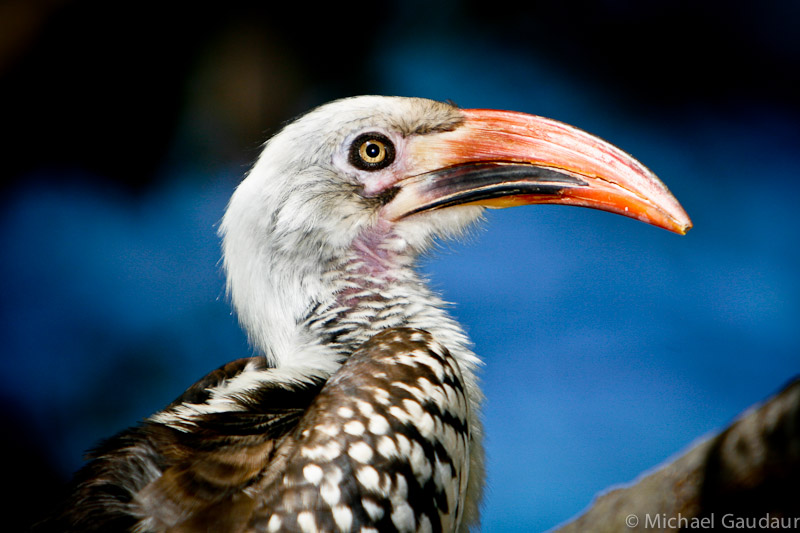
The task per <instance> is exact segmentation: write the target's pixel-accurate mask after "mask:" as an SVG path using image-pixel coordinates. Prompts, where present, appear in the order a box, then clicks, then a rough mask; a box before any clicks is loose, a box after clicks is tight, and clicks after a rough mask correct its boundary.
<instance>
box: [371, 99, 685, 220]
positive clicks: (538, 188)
mask: <svg viewBox="0 0 800 533" xmlns="http://www.w3.org/2000/svg"><path fill="white" fill-rule="evenodd" d="M463 113H464V116H465V119H464V122H463V123H462V124H461V125H459V126H458V127H456V128H455V129H454V130H452V131H448V132H441V133H430V134H427V135H418V136H416V137H414V138H413V139H411V140H410V142H409V157H410V161H412V165H413V168H414V170H415V172H414V175H413V176H411V177H408V178H405V179H402V180H400V181H399V182H397V183H396V184H395V193H394V196H393V197H392V199H391V201H389V202H388V203H387V204H386V205H385V206H384V210H385V211H384V214H385V216H387V217H388V218H389V219H391V220H399V219H402V218H404V217H407V216H410V215H413V214H416V213H421V212H425V211H431V210H434V209H441V208H445V207H449V206H455V205H465V204H472V205H483V206H486V207H491V208H504V207H512V206H517V205H529V204H563V205H577V206H582V207H591V208H594V209H600V210H603V211H610V212H612V213H618V214H621V215H625V216H628V217H631V218H636V219H638V220H641V221H643V222H647V223H649V224H652V225H654V226H658V227H661V228H664V229H667V230H669V231H673V232H675V233H680V234H685V233H686V232H687V231H688V230H689V229H690V228H691V227H692V222H691V220H690V219H689V216H688V215H687V214H686V212H685V211H684V210H683V208H682V207H681V206H680V204H679V203H678V201H677V200H676V199H675V197H674V196H672V194H671V193H670V192H669V190H668V189H667V188H666V186H664V184H663V183H661V181H660V180H659V179H658V178H657V177H656V176H655V174H653V173H652V172H650V170H648V169H647V168H646V167H645V166H644V165H642V164H641V163H639V162H638V161H637V160H635V159H634V158H633V157H631V156H630V155H628V154H626V153H625V152H623V151H622V150H620V149H619V148H617V147H615V146H613V145H611V144H609V143H607V142H605V141H603V140H602V139H600V138H598V137H595V136H593V135H590V134H588V133H586V132H584V131H581V130H579V129H577V128H573V127H572V126H569V125H567V124H563V123H561V122H557V121H555V120H550V119H547V118H543V117H537V116H533V115H527V114H524V113H515V112H510V111H493V110H484V109H466V110H463Z"/></svg>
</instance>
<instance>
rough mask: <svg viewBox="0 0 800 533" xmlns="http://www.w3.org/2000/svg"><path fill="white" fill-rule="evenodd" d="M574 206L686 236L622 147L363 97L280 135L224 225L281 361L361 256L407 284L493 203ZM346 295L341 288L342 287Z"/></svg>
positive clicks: (254, 333)
mask: <svg viewBox="0 0 800 533" xmlns="http://www.w3.org/2000/svg"><path fill="white" fill-rule="evenodd" d="M528 204H564V205H577V206H584V207H591V208H595V209H601V210H605V211H610V212H614V213H619V214H622V215H625V216H629V217H632V218H636V219H639V220H642V221H644V222H648V223H650V224H653V225H656V226H659V227H662V228H665V229H667V230H670V231H674V232H677V233H685V232H686V231H687V230H688V229H689V228H690V227H691V222H690V220H689V217H688V216H687V215H686V213H685V212H684V210H683V209H682V208H681V206H680V205H679V204H678V202H677V201H676V200H675V198H674V197H673V196H672V195H671V194H670V192H669V191H668V190H667V188H666V187H665V186H664V185H663V184H662V183H661V182H660V181H659V180H658V178H657V177H656V176H655V175H654V174H653V173H652V172H650V171H649V170H648V169H647V168H645V167H644V166H643V165H642V164H640V163H639V162H638V161H636V160H635V159H633V158H632V157H631V156H629V155H628V154H626V153H625V152H623V151H621V150H619V149H618V148H616V147H614V146H612V145H610V144H609V143H607V142H605V141H603V140H601V139H599V138H597V137H595V136H592V135H590V134H588V133H585V132H583V131H581V130H578V129H576V128H573V127H571V126H568V125H566V124H563V123H560V122H557V121H553V120H550V119H546V118H542V117H537V116H532V115H527V114H523V113H515V112H507V111H492V110H476V109H460V108H457V107H455V106H452V105H449V104H445V103H440V102H434V101H430V100H425V99H419V98H398V97H380V96H364V97H356V98H349V99H344V100H338V101H335V102H332V103H329V104H326V105H324V106H321V107H319V108H317V109H315V110H313V111H311V112H309V113H307V114H306V115H303V116H302V117H300V118H299V119H297V120H295V121H294V122H292V123H290V124H288V125H287V126H286V127H285V128H284V129H283V130H282V131H280V132H279V133H278V134H276V135H275V136H274V137H273V138H272V139H271V140H269V141H268V142H267V143H266V145H265V147H264V149H263V151H262V153H261V156H260V157H259V159H258V161H257V162H256V164H255V166H254V167H253V169H252V170H251V171H250V173H249V174H248V175H247V177H246V178H245V179H244V180H243V181H242V183H241V184H240V185H239V187H238V188H237V190H236V191H235V193H234V195H233V197H232V199H231V201H230V204H229V206H228V209H227V212H226V214H225V216H224V218H223V221H222V225H221V228H220V233H221V235H222V236H223V253H224V266H225V269H226V271H227V275H228V289H229V293H230V295H231V297H232V300H233V303H234V306H235V307H236V309H237V311H238V313H239V317H240V320H241V321H242V323H243V325H244V327H245V329H246V330H247V331H248V333H249V335H250V338H251V340H252V341H253V342H254V344H255V345H256V346H257V347H258V348H260V349H261V350H263V351H265V352H266V353H267V354H268V355H270V354H271V355H272V356H273V357H274V358H277V359H279V360H280V359H282V356H281V355H280V354H281V353H283V352H286V351H287V350H288V349H290V348H291V347H296V346H297V344H298V343H301V344H302V343H306V344H307V341H308V339H306V340H302V339H301V340H298V338H297V335H298V334H300V335H302V333H298V331H297V324H298V323H299V322H301V321H302V320H303V319H304V318H305V317H307V316H308V313H309V312H310V310H311V309H313V308H314V307H315V306H317V305H319V304H320V299H321V298H322V297H323V296H321V295H326V294H327V295H328V296H329V293H330V292H331V290H332V289H331V288H330V287H326V283H328V281H326V280H328V279H329V278H327V277H326V276H325V273H326V272H329V271H330V270H332V269H336V268H339V269H342V268H344V265H346V263H347V262H348V261H349V260H351V259H352V258H358V259H359V260H360V264H361V265H362V266H365V268H366V270H367V271H366V272H365V273H364V274H365V275H369V276H373V277H375V276H377V277H380V276H386V277H387V278H396V277H397V276H402V272H403V270H404V269H406V268H409V267H410V266H411V265H412V264H413V261H414V259H415V257H416V256H417V255H418V254H419V253H420V252H422V251H424V250H425V249H426V248H427V247H428V246H429V245H430V243H431V241H432V240H434V239H436V238H442V237H449V236H453V235H458V234H460V233H461V232H462V231H463V229H464V228H465V227H467V226H469V225H470V224H471V223H473V222H475V221H476V220H477V219H479V218H480V216H481V213H482V211H483V210H484V209H485V208H487V207H488V208H502V207H510V206H516V205H528ZM335 290H339V291H341V290H342V289H341V287H340V288H338V289H335Z"/></svg>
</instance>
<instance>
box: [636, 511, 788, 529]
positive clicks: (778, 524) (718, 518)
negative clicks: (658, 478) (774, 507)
mask: <svg viewBox="0 0 800 533" xmlns="http://www.w3.org/2000/svg"><path fill="white" fill-rule="evenodd" d="M625 525H626V526H628V528H629V529H640V530H641V529H654V530H665V529H667V530H670V529H676V530H677V529H681V530H692V529H714V528H716V527H720V528H723V529H790V530H795V529H798V528H800V517H798V516H792V517H786V516H774V515H770V514H769V513H767V514H766V515H764V516H755V517H754V516H736V515H735V514H732V513H726V514H723V515H715V514H714V513H712V514H710V515H707V516H703V517H702V518H700V517H696V516H695V517H690V516H683V515H682V514H680V513H678V514H677V515H676V516H670V515H667V514H665V513H657V514H650V513H645V514H644V515H639V514H629V515H628V516H626V517H625Z"/></svg>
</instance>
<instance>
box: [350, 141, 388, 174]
mask: <svg viewBox="0 0 800 533" xmlns="http://www.w3.org/2000/svg"><path fill="white" fill-rule="evenodd" d="M392 162H394V145H393V144H392V141H390V140H389V138H388V137H386V136H385V135H382V134H380V133H363V134H361V135H359V136H358V137H356V139H355V140H354V141H353V144H352V145H350V164H351V165H353V166H354V167H356V168H360V169H362V170H380V169H382V168H386V167H388V166H389V165H391V164H392Z"/></svg>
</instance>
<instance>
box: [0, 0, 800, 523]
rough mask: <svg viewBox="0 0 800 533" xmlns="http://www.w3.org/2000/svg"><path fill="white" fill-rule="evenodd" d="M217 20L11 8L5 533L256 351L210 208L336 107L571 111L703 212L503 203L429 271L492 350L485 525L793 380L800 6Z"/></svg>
mask: <svg viewBox="0 0 800 533" xmlns="http://www.w3.org/2000/svg"><path fill="white" fill-rule="evenodd" d="M199 5H200V4H198V3H195V2H138V3H135V4H119V3H112V2H99V1H98V2H92V1H69V0H38V1H37V0H17V1H14V0H5V1H3V2H2V3H0V109H1V110H2V111H0V122H1V123H2V131H3V132H4V136H5V138H6V141H5V142H4V145H3V146H4V149H3V150H2V161H3V170H2V178H3V181H2V183H3V184H2V193H3V194H2V200H0V201H1V202H2V205H1V206H0V249H2V252H3V260H2V263H0V264H1V265H2V266H1V267H0V268H2V270H0V275H1V276H2V281H3V298H2V305H1V306H0V313H2V314H1V315H0V318H2V322H0V323H1V324H2V327H1V328H0V334H1V335H2V346H3V350H2V358H0V364H2V386H1V387H0V401H2V405H3V406H4V408H3V410H2V417H3V420H2V427H3V439H2V443H3V446H4V448H5V449H4V450H3V451H4V452H5V453H4V455H3V457H6V459H5V460H6V461H7V463H6V466H5V470H6V472H5V473H4V476H5V477H4V479H5V480H6V482H7V486H9V487H11V489H12V491H13V493H12V496H10V497H8V496H7V497H5V498H4V500H5V502H6V503H7V504H9V510H8V511H7V512H6V513H5V515H6V519H5V520H6V524H7V525H8V524H9V523H10V524H11V526H13V527H11V529H9V531H11V530H16V529H19V528H20V527H22V525H23V524H25V523H27V522H29V521H30V520H32V519H34V518H35V517H36V516H37V514H38V513H40V512H41V510H42V509H43V508H45V507H46V505H47V504H46V502H47V501H48V500H49V499H51V498H52V497H53V495H54V494H55V493H56V492H57V490H58V488H59V487H60V486H61V484H62V483H63V482H64V481H65V480H66V479H68V478H69V476H70V475H71V473H72V472H73V471H74V470H75V469H77V468H78V467H79V466H80V464H81V456H82V454H83V452H84V451H85V450H86V449H88V448H90V447H91V446H92V445H93V444H95V443H96V442H97V441H98V439H100V438H102V437H104V436H109V435H110V434H113V433H114V432H116V431H118V430H120V429H123V428H124V427H126V426H128V425H131V424H133V423H135V422H136V421H137V420H139V419H141V418H142V417H145V416H147V415H149V414H150V413H152V412H154V411H155V410H157V409H159V408H161V407H163V406H164V405H166V404H167V403H168V402H169V401H171V400H172V399H173V398H174V397H175V396H177V395H178V394H179V393H180V392H182V391H183V389H184V388H185V387H187V386H188V385H190V384H191V383H192V382H194V381H195V380H196V379H198V378H199V377H201V376H202V375H203V374H205V373H206V372H208V371H210V370H211V369H213V368H216V367H217V366H219V365H220V364H222V363H224V362H226V361H228V360H231V359H234V358H238V357H241V356H246V355H249V354H250V348H249V347H248V346H247V343H246V340H245V338H244V335H243V334H242V333H241V332H240V330H239V328H238V326H237V324H236V319H235V317H233V316H232V315H231V312H230V308H229V306H228V303H227V302H226V299H225V297H224V281H223V279H222V276H221V274H220V269H219V262H218V261H219V242H218V238H217V236H216V229H217V222H218V221H219V219H220V217H221V216H222V214H223V211H224V208H225V204H226V202H227V199H228V198H229V196H230V194H231V192H232V190H233V188H234V187H235V186H236V184H237V183H238V182H239V180H240V179H241V176H242V175H243V173H244V172H245V171H246V170H247V168H248V166H249V165H250V164H251V162H252V161H253V160H254V158H255V157H256V156H257V154H258V151H259V145H260V143H262V142H263V141H264V140H265V139H266V138H267V137H268V136H269V134H271V133H274V132H275V131H277V129H278V128H279V127H280V124H281V123H282V122H284V121H286V120H288V119H290V118H291V117H293V116H295V115H297V114H299V113H301V112H303V111H305V110H307V109H309V108H310V107H313V106H316V105H319V104H321V103H323V102H326V101H328V100H331V99H334V98H338V97H343V96H349V95H355V94H364V93H377V94H397V95H406V96H425V97H430V98H435V99H440V100H444V99H451V100H454V101H455V102H456V103H458V104H459V105H461V106H464V107H490V108H501V109H514V110H518V111H525V112H529V113H534V114H541V115H547V116H550V117H552V118H556V119H559V120H563V121H566V122H569V123H572V124H574V125H576V126H579V127H581V128H583V129H586V130H588V131H591V132H593V133H595V134H598V135H600V136H602V137H604V138H606V139H607V140H609V141H611V142H613V143H615V144H617V145H619V146H621V147H622V148H623V149H625V150H627V151H629V152H631V153H633V154H634V155H635V156H636V157H638V158H639V159H641V160H642V161H643V162H644V163H645V164H647V165H648V166H649V167H650V168H652V169H653V170H654V171H655V172H656V173H657V174H659V176H661V178H662V179H663V180H664V181H665V182H666V183H667V184H668V185H669V186H670V188H671V189H672V191H673V192H674V193H675V195H676V196H677V197H678V198H679V200H680V201H681V202H682V203H683V205H684V207H685V208H686V209H687V211H688V212H689V214H690V215H691V216H692V218H693V220H694V222H695V229H693V230H692V231H691V232H690V233H689V234H688V235H687V236H686V237H683V238H681V237H677V236H675V235H672V234H669V233H667V232H665V231H662V230H657V229H654V228H651V227H648V226H645V225H644V224H639V223H635V222H633V221H631V220H629V219H624V218H622V217H617V216H613V215H609V214H606V213H599V212H593V211H589V210H581V209H572V208H562V207H552V206H548V207H533V208H527V209H512V210H504V211H496V212H494V211H493V212H490V213H489V216H488V219H489V223H488V224H487V225H486V230H485V231H483V232H480V235H479V236H478V238H476V239H471V240H470V241H469V242H467V243H465V244H463V245H452V246H448V247H447V248H446V249H445V250H444V251H443V252H441V253H439V254H437V255H436V256H433V257H432V258H430V259H428V260H426V262H425V265H424V269H425V271H426V272H427V273H428V275H429V276H430V277H431V278H432V282H433V284H434V285H435V286H436V287H437V288H438V289H439V290H440V291H441V292H442V293H443V294H444V296H445V298H446V299H447V300H449V301H453V302H455V303H456V305H455V306H454V308H453V313H454V314H455V315H456V316H457V317H459V319H460V320H461V321H462V322H463V323H464V324H465V325H466V327H467V329H468V331H469V332H470V334H471V336H472V338H473V340H474V341H475V343H476V351H477V352H478V353H480V354H482V355H483V357H484V358H485V360H486V367H485V372H484V375H483V379H484V384H485V389H486V394H487V401H486V409H485V419H486V426H487V433H488V437H487V451H488V457H489V459H488V476H489V480H488V481H489V487H488V490H487V494H486V501H485V507H484V515H483V530H484V531H535V530H544V529H547V528H550V527H553V526H555V525H557V524H558V523H560V522H562V521H564V520H566V519H568V518H569V517H571V516H573V515H575V514H576V513H578V512H579V511H580V510H581V509H583V508H584V507H585V506H587V505H589V504H590V502H591V499H592V497H593V495H595V494H596V493H597V492H598V491H601V490H603V489H605V488H606V487H608V486H610V485H614V484H619V483H626V482H629V481H631V480H633V479H635V477H636V476H637V475H638V474H640V473H641V472H643V471H645V470H647V469H650V468H653V467H655V466H656V465H658V464H660V463H662V462H663V461H665V460H666V459H668V458H669V457H671V456H673V455H674V454H677V453H678V452H680V451H681V450H683V449H685V448H686V447H687V446H689V445H690V444H691V443H692V442H693V441H695V440H696V439H698V438H700V437H702V436H703V435H708V434H709V433H710V432H713V431H716V430H718V429H720V428H722V427H724V426H725V425H726V424H727V423H729V422H730V421H731V420H732V419H733V418H734V417H736V415H737V414H738V413H740V412H741V411H742V410H743V409H745V408H746V407H748V406H749V405H751V404H753V403H755V402H758V401H761V400H763V399H764V398H766V397H768V396H769V395H770V394H772V393H773V392H775V391H777V390H778V389H779V388H780V387H781V386H782V385H783V384H785V383H786V382H787V381H788V380H789V379H790V378H791V377H793V376H794V375H796V374H797V373H798V371H799V370H800V321H799V320H798V318H800V276H798V272H800V248H799V247H798V244H800V224H799V223H798V219H797V210H798V200H800V194H798V193H799V192H800V172H798V168H800V98H799V97H798V94H799V93H798V83H799V82H800V37H798V28H800V3H797V2H793V1H791V0H786V1H774V2H768V3H761V4H760V5H758V6H756V4H755V3H753V2H722V1H712V2H676V1H674V0H673V1H669V2H667V1H655V2H635V1H632V0H627V1H626V0H616V1H614V0H605V1H593V2H526V3H524V4H518V5H516V6H514V7H511V6H510V5H505V6H504V5H501V4H500V3H498V2H494V3H486V2H470V1H460V2H459V1H449V2H442V3H438V4H435V5H431V3H430V2H423V1H411V2H404V3H402V4H400V5H395V6H392V5H390V4H388V3H368V2H367V3H338V2H330V3H327V4H325V5H323V6H321V7H320V6H318V5H314V4H276V3H271V5H268V3H267V2H237V1H229V2H220V3H218V4H216V5H215V4H204V5H203V7H198V6H199ZM134 6H135V7H134Z"/></svg>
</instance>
